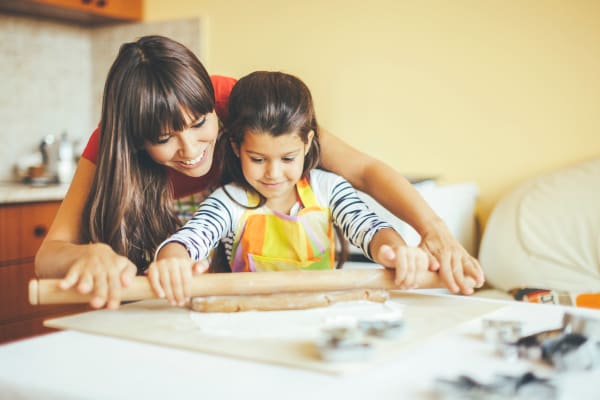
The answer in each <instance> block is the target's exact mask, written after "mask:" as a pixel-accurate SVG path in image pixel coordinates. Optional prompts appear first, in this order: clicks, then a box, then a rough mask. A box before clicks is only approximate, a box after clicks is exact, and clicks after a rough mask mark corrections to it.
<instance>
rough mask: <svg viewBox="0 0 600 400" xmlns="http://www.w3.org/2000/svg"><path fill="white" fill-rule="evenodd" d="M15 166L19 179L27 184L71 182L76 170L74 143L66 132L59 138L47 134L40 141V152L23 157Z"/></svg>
mask: <svg viewBox="0 0 600 400" xmlns="http://www.w3.org/2000/svg"><path fill="white" fill-rule="evenodd" d="M15 167H16V171H17V175H18V177H19V180H20V181H21V182H23V183H25V184H29V185H36V186H43V185H51V184H58V183H69V182H71V179H72V178H73V173H74V171H75V159H74V154H73V143H71V141H70V140H69V138H68V136H67V134H66V132H64V133H63V134H62V135H61V137H60V139H58V140H57V139H56V137H55V136H54V135H52V134H49V135H46V136H44V138H43V139H42V141H41V142H40V147H39V152H36V153H33V154H31V155H28V156H26V157H24V158H22V159H21V160H19V162H17V165H16V166H15Z"/></svg>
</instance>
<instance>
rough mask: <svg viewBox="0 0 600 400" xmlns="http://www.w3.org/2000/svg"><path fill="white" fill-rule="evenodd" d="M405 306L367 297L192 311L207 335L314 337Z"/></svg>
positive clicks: (385, 315) (387, 315)
mask: <svg viewBox="0 0 600 400" xmlns="http://www.w3.org/2000/svg"><path fill="white" fill-rule="evenodd" d="M402 307H403V306H402V305H400V304H398V303H394V302H390V301H388V302H385V303H376V302H371V301H365V300H358V301H347V302H342V303H336V304H333V305H331V306H329V307H320V308H311V309H307V310H285V311H243V312H234V313H202V312H196V311H190V313H189V315H190V318H191V320H192V321H193V322H194V323H195V325H196V326H197V327H198V329H199V331H200V332H201V333H203V334H205V335H210V336H220V337H230V338H239V339H250V338H253V339H290V340H310V339H316V338H317V337H318V336H319V333H320V330H321V329H322V328H323V327H324V326H327V325H328V324H344V323H348V324H350V323H352V322H353V321H356V320H360V319H372V318H394V317H398V316H402Z"/></svg>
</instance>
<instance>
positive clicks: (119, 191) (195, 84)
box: [35, 36, 483, 308]
mask: <svg viewBox="0 0 600 400" xmlns="http://www.w3.org/2000/svg"><path fill="white" fill-rule="evenodd" d="M234 83H235V80H233V79H229V78H223V77H212V79H211V77H209V75H208V74H207V72H206V70H205V69H204V67H203V66H202V64H201V63H200V61H199V60H198V59H197V58H196V57H195V56H194V54H193V53H192V52H191V51H189V50H188V49H187V48H185V47H184V46H182V45H181V44H179V43H177V42H175V41H173V40H170V39H168V38H165V37H160V36H148V37H143V38H141V39H139V40H138V41H136V42H132V43H126V44H124V45H123V46H122V47H121V49H120V51H119V54H118V56H117V58H116V60H115V61H114V63H113V65H112V67H111V69H110V71H109V74H108V77H107V81H106V84H105V88H104V96H103V104H102V116H101V121H100V127H99V132H94V134H93V135H92V138H91V139H90V142H89V143H88V146H87V148H86V150H85V151H84V153H83V157H82V158H81V160H80V162H79V165H78V166H77V170H76V172H75V175H74V177H73V181H72V183H71V186H70V188H69V190H68V192H67V195H66V197H65V199H64V201H63V203H62V205H61V207H60V209H59V211H58V214H57V216H56V218H55V220H54V222H53V224H52V226H51V227H50V230H49V232H48V235H47V236H46V238H45V240H44V242H43V243H42V246H41V247H40V249H39V251H38V253H37V255H36V261H35V264H36V273H37V274H38V276H39V277H40V278H48V277H64V279H63V280H62V281H61V287H62V288H63V289H68V288H71V287H76V288H77V290H79V291H80V292H81V293H93V298H92V300H91V306H92V307H95V308H99V307H104V306H105V305H106V306H107V307H108V308H117V307H118V305H119V302H120V289H121V287H122V286H127V285H128V284H129V283H130V282H131V280H132V278H133V277H134V276H135V275H136V273H137V272H141V271H143V270H144V269H145V268H146V266H147V264H148V263H149V261H150V259H151V255H152V251H153V250H154V249H155V248H156V246H157V245H158V244H159V243H160V242H161V241H162V240H163V239H165V238H166V237H167V236H168V235H169V234H171V233H173V232H174V231H175V229H176V228H177V226H178V225H179V221H178V220H177V216H176V212H175V210H174V209H173V207H172V206H171V205H172V200H173V198H178V197H181V196H185V195H187V194H190V193H198V192H206V191H207V190H210V189H212V188H213V187H215V186H216V185H217V184H218V183H219V174H220V168H219V163H218V162H213V161H219V160H220V154H215V144H216V142H217V140H218V137H219V125H220V123H221V121H223V122H225V123H226V122H227V115H226V109H227V101H228V97H229V93H230V91H231V87H232V86H233V84H234ZM319 135H320V142H321V164H320V166H321V167H322V168H323V169H327V170H330V171H332V172H334V173H337V174H339V175H342V176H343V177H344V178H346V179H347V180H348V181H349V182H350V183H351V184H352V185H353V186H355V187H356V188H357V189H359V190H362V191H364V192H366V193H369V194H370V195H371V196H373V197H374V198H375V199H376V200H377V201H379V202H380V203H381V204H382V205H383V206H384V207H386V208H387V209H388V210H390V211H391V212H392V213H394V214H395V215H396V216H398V217H399V218H401V219H402V220H404V221H406V222H407V223H409V224H410V225H411V226H413V227H414V228H415V229H416V230H417V232H419V234H420V235H421V237H422V242H421V244H420V247H421V248H422V249H423V250H425V251H426V252H427V253H428V255H429V264H430V269H431V270H433V271H439V274H440V278H441V279H442V281H443V282H444V283H445V284H446V286H447V287H448V289H449V290H450V291H452V292H455V293H456V292H459V291H461V292H462V293H464V294H470V293H472V291H473V288H472V284H471V282H472V281H475V282H476V285H478V286H480V285H482V284H483V273H482V271H481V267H480V266H479V264H478V262H477V261H476V260H475V259H474V258H473V257H471V256H470V255H469V254H468V253H467V252H466V250H465V249H464V248H463V247H462V246H461V245H460V244H459V243H458V242H457V241H456V240H455V239H454V238H453V237H452V235H451V234H450V232H449V230H448V228H447V227H446V225H445V224H444V223H443V221H442V220H441V219H440V218H439V217H438V216H437V215H435V213H434V212H433V210H431V208H430V207H429V206H428V205H427V203H425V201H424V200H423V199H422V198H421V196H420V195H419V194H418V192H417V191H416V190H415V189H414V188H413V187H412V186H411V185H410V183H409V182H408V181H407V180H406V179H405V178H404V177H402V176H401V175H400V174H399V173H397V172H396V171H394V170H393V169H392V168H390V167H389V166H387V165H385V164H384V163H382V162H380V161H377V160H375V159H373V158H371V157H369V156H367V155H365V154H362V153H360V152H358V151H357V150H355V149H353V148H352V147H350V146H348V145H347V144H345V143H344V142H342V141H341V140H340V139H338V138H336V137H335V136H334V135H332V134H331V133H329V132H327V131H326V130H324V129H323V128H322V127H320V131H319ZM98 137H99V143H98ZM96 156H97V157H96ZM348 160H352V162H348ZM165 167H166V168H165ZM138 267H139V271H138ZM468 277H470V278H472V280H471V281H469V279H466V278H468Z"/></svg>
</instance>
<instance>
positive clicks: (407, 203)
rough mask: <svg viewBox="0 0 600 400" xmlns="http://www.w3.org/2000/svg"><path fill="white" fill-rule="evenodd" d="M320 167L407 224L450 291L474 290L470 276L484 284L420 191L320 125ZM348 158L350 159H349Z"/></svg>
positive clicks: (473, 263) (476, 265)
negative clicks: (342, 179)
mask: <svg viewBox="0 0 600 400" xmlns="http://www.w3.org/2000/svg"><path fill="white" fill-rule="evenodd" d="M319 140H320V142H321V166H322V167H323V168H325V169H327V170H329V171H332V172H335V173H337V174H339V175H342V176H343V177H344V178H346V179H347V180H348V181H349V182H350V183H351V184H352V185H353V186H354V187H355V188H357V189H359V190H361V191H363V192H365V193H368V194H369V195H371V196H372V197H373V198H374V199H375V200H377V201H378V202H379V203H380V204H381V205H382V206H384V207H385V208H387V209H388V210H389V211H390V212H392V213H393V214H394V215H396V216H397V217H398V218H400V219H401V220H403V221H405V222H406V223H408V224H410V225H411V226H412V227H413V228H415V230H416V231H417V232H418V233H419V234H420V235H421V244H420V247H421V248H422V249H423V250H425V252H426V253H428V255H429V256H430V267H431V268H432V269H433V270H439V274H440V276H441V278H442V280H443V281H444V282H445V285H446V286H447V287H448V289H449V290H450V291H452V292H455V293H456V292H458V291H461V292H462V293H464V294H470V293H472V292H473V289H472V286H471V284H470V282H469V280H467V279H465V276H469V277H471V278H472V280H473V281H475V282H476V284H477V286H478V287H479V286H481V285H483V282H484V278H483V271H482V270H481V267H480V265H479V263H478V262H477V260H476V259H474V258H473V257H471V256H470V255H469V254H468V252H467V251H466V250H465V249H464V247H463V246H462V245H461V244H460V243H458V241H457V240H456V239H455V238H454V237H453V236H452V234H451V233H450V231H449V229H448V227H447V226H446V224H445V223H444V222H443V221H442V220H441V219H440V217H439V216H437V215H436V214H435V212H434V211H433V210H432V209H431V207H430V206H429V205H428V204H427V202H425V200H424V199H423V198H422V197H421V195H420V194H419V192H417V190H416V189H415V188H414V187H413V186H412V185H411V184H410V182H408V180H407V179H406V178H405V177H404V176H402V175H401V174H400V173H398V172H397V171H395V170H394V169H393V168H391V167H390V166H388V165H387V164H385V163H383V162H381V161H379V160H377V159H375V158H372V157H370V156H368V155H366V154H364V153H362V152H360V151H358V150H356V149H354V148H353V147H351V146H350V145H348V144H347V143H345V142H343V141H342V140H340V139H339V138H337V137H336V136H335V135H333V134H332V133H331V132H328V131H327V130H325V129H323V128H322V127H319ZM349 160H351V161H349Z"/></svg>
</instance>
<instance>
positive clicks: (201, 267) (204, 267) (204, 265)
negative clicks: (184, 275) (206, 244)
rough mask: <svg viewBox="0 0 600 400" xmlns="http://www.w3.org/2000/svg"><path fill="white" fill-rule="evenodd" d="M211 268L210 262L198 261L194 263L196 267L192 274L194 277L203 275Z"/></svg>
mask: <svg viewBox="0 0 600 400" xmlns="http://www.w3.org/2000/svg"><path fill="white" fill-rule="evenodd" d="M209 267H210V265H209V264H208V261H206V260H202V261H196V262H195V263H194V265H193V266H192V272H193V274H194V275H198V274H203V273H205V272H206V271H208V268H209Z"/></svg>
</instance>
